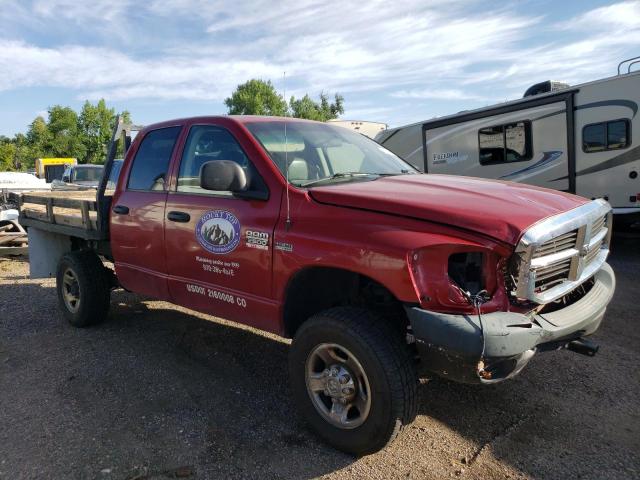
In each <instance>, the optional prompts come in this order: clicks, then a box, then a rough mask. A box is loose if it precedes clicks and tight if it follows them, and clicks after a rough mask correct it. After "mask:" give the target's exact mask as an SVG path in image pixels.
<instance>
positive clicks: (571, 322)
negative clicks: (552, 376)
mask: <svg viewBox="0 0 640 480" xmlns="http://www.w3.org/2000/svg"><path fill="white" fill-rule="evenodd" d="M615 284H616V280H615V275H614V273H613V270H612V269H611V267H610V266H609V265H608V264H607V263H605V264H604V265H603V266H602V268H601V269H600V270H598V272H596V274H595V275H594V285H593V287H592V288H591V290H589V292H588V293H587V294H586V295H585V296H584V297H582V298H581V299H580V300H578V301H577V302H575V303H573V304H571V305H569V306H568V307H565V308H563V309H561V310H556V311H554V312H551V313H545V314H533V315H524V314H520V313H513V312H494V313H489V314H485V315H482V326H483V329H484V334H483V330H482V329H481V327H480V321H479V319H478V316H477V315H449V314H445V313H437V312H432V311H428V310H423V309H421V308H417V307H411V306H405V310H406V312H407V315H408V317H409V320H410V322H411V327H412V330H413V335H414V337H415V339H416V344H417V347H418V352H419V353H420V357H421V359H422V363H423V364H424V366H425V368H426V369H427V370H429V371H431V372H434V373H436V374H438V375H440V376H442V377H445V378H449V379H451V380H454V381H458V382H464V383H494V382H499V381H502V380H505V379H507V378H510V377H512V376H514V375H516V374H517V373H519V372H520V370H522V368H524V366H525V365H526V364H527V363H528V362H529V360H530V359H531V357H533V355H534V354H535V352H536V351H542V350H549V349H551V348H553V347H556V346H557V347H561V346H562V345H564V344H566V343H568V342H570V341H571V340H575V339H577V338H580V337H583V336H586V335H591V334H592V333H593V332H595V331H596V330H597V329H598V327H599V326H600V322H601V321H602V317H603V316H604V313H605V311H606V308H607V305H608V304H609V302H610V301H611V298H612V297H613V292H614V290H615ZM483 336H484V356H483V358H482V359H481V358H480V357H481V355H482V349H483ZM480 360H482V361H483V363H484V372H483V375H482V376H481V375H480V373H479V368H478V363H479V362H480Z"/></svg>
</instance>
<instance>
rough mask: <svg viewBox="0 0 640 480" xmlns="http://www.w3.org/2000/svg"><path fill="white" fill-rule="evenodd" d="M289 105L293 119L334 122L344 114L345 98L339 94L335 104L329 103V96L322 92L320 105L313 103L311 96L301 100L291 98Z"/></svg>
mask: <svg viewBox="0 0 640 480" xmlns="http://www.w3.org/2000/svg"><path fill="white" fill-rule="evenodd" d="M289 105H290V106H291V113H292V116H293V117H296V118H306V119H308V120H317V121H319V122H326V121H327V120H333V119H334V118H338V115H341V114H343V113H344V97H343V96H342V95H340V94H338V93H336V95H335V103H329V97H328V96H327V94H326V93H324V92H321V93H320V102H319V103H318V102H315V101H313V100H312V99H311V97H309V95H305V96H304V97H302V98H301V99H300V100H296V99H295V97H291V100H290V101H289Z"/></svg>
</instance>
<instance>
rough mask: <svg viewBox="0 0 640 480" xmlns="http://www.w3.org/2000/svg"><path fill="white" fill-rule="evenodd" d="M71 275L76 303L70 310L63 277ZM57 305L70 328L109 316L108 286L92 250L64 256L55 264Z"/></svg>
mask: <svg viewBox="0 0 640 480" xmlns="http://www.w3.org/2000/svg"><path fill="white" fill-rule="evenodd" d="M69 270H70V271H71V272H73V274H74V275H75V278H76V279H77V284H78V290H79V292H78V298H79V302H78V303H79V304H78V306H77V310H76V311H73V310H71V309H70V308H69V307H68V306H67V303H66V302H65V298H64V294H65V292H64V288H65V287H64V281H63V278H64V275H65V272H67V271H69ZM56 290H57V293H58V306H59V307H60V310H61V311H62V314H63V315H64V317H65V318H66V319H67V321H68V322H69V323H70V324H71V325H73V326H74V327H79V328H82V327H88V326H90V325H95V324H98V323H100V322H102V321H103V320H104V319H105V318H106V317H107V315H108V313H109V305H110V302H111V286H110V283H109V277H108V275H107V271H106V268H105V266H104V265H103V264H102V261H101V260H100V257H98V255H96V254H95V253H94V252H92V251H74V252H69V253H66V254H65V255H63V256H62V258H61V259H60V261H59V262H58V270H57V274H56Z"/></svg>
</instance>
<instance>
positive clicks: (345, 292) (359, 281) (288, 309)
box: [283, 267, 409, 338]
mask: <svg viewBox="0 0 640 480" xmlns="http://www.w3.org/2000/svg"><path fill="white" fill-rule="evenodd" d="M346 305H350V306H358V307H363V308H368V309H371V310H375V311H377V312H378V313H380V314H382V316H383V317H384V318H386V319H388V320H389V321H393V322H394V323H395V324H396V325H398V328H401V329H402V331H403V332H406V328H407V325H408V324H409V321H408V319H407V316H406V314H405V312H404V309H403V308H402V303H401V302H400V301H399V300H398V299H396V298H395V296H394V295H393V294H392V293H391V292H390V291H389V289H387V288H386V287H385V286H384V285H382V284H380V283H379V282H376V281H375V280H373V279H371V278H369V277H367V276H365V275H361V274H359V273H355V272H351V271H349V270H343V269H339V268H331V267H313V268H307V269H304V270H302V271H300V272H298V273H297V274H296V275H295V276H294V277H293V278H292V279H291V281H290V282H289V285H288V287H287V292H286V295H285V304H284V314H283V318H284V334H285V336H286V337H288V338H292V337H293V336H294V335H295V333H296V331H297V330H298V328H299V327H300V326H301V325H302V324H303V323H304V322H305V321H306V320H307V319H308V318H309V317H311V316H312V315H314V314H316V313H318V312H321V311H322V310H326V309H328V308H331V307H337V306H346Z"/></svg>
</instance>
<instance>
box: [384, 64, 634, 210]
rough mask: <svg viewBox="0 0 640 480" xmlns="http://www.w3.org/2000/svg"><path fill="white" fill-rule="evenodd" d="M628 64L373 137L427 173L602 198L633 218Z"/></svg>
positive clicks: (631, 93) (631, 101) (631, 96)
mask: <svg viewBox="0 0 640 480" xmlns="http://www.w3.org/2000/svg"><path fill="white" fill-rule="evenodd" d="M638 58H640V57H638ZM636 63H637V62H636ZM621 65H622V64H621ZM630 70H631V67H629V68H628V70H627V73H622V74H618V75H616V76H614V77H610V78H605V79H602V80H596V81H593V82H589V83H585V84H582V85H576V86H571V87H570V86H568V85H566V84H560V83H558V82H550V81H548V82H542V83H539V84H536V85H534V86H532V87H531V88H529V89H528V90H527V92H526V93H525V96H524V98H522V99H519V100H514V101H510V102H506V103H502V104H499V105H494V106H490V107H486V108H481V109H478V110H471V111H464V112H460V113H457V114H455V115H450V116H446V117H441V118H436V119H433V120H427V121H424V122H419V123H414V124H411V125H407V126H404V127H399V128H394V129H389V130H385V131H384V132H381V133H380V134H378V135H377V136H376V141H378V142H379V143H380V144H382V145H383V146H385V147H386V148H388V149H389V150H391V151H392V152H394V153H395V154H397V155H398V156H400V157H402V158H404V159H405V160H407V161H408V162H410V163H411V164H413V165H414V166H415V167H417V168H418V169H420V170H422V171H425V172H428V173H444V174H454V175H466V176H473V177H483V178H494V179H501V180H511V181H515V182H523V183H528V184H532V185H537V186H542V187H547V188H553V189H557V190H563V191H567V192H572V193H576V194H578V195H582V196H584V197H587V198H604V199H606V200H608V201H609V203H610V204H611V205H612V206H613V207H614V213H616V214H635V215H633V216H631V217H625V218H626V219H627V220H631V219H633V221H636V217H638V216H640V178H639V174H640V120H638V118H637V113H638V104H640V71H636V72H630ZM634 130H635V135H633V131H634ZM618 218H622V217H618ZM621 223H622V222H621Z"/></svg>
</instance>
